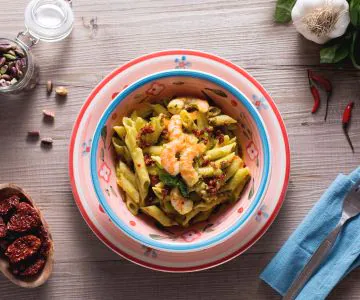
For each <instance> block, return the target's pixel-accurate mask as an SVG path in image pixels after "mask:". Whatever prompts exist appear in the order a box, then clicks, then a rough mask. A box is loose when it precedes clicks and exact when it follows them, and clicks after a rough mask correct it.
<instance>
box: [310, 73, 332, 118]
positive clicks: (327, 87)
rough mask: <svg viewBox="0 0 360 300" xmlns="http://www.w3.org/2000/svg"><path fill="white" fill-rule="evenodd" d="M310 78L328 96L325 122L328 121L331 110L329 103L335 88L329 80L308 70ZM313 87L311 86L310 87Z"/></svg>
mask: <svg viewBox="0 0 360 300" xmlns="http://www.w3.org/2000/svg"><path fill="white" fill-rule="evenodd" d="M308 78H309V82H311V83H312V82H315V83H316V84H318V85H319V86H320V87H321V88H322V89H323V90H324V91H325V92H326V94H327V97H326V110H325V117H324V120H325V121H326V119H327V116H328V110H329V101H330V98H331V95H332V91H333V87H332V84H331V82H330V80H329V79H327V78H325V77H323V76H320V75H317V74H315V73H314V72H313V71H311V70H308ZM310 86H311V85H310ZM310 88H311V87H310Z"/></svg>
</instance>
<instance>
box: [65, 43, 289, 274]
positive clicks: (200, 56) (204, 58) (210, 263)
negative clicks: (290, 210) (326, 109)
mask: <svg viewBox="0 0 360 300" xmlns="http://www.w3.org/2000/svg"><path fill="white" fill-rule="evenodd" d="M185 55H186V56H189V57H190V58H192V59H194V61H196V62H198V63H200V64H202V67H201V68H202V69H203V68H204V64H205V65H207V66H208V67H209V66H210V67H211V66H216V72H217V73H219V72H220V73H222V72H223V71H221V70H223V69H224V72H227V74H228V75H229V76H237V75H236V74H238V77H239V78H238V80H237V81H240V82H243V81H245V82H246V84H249V85H251V86H252V88H251V89H252V90H254V91H255V90H256V91H257V92H258V93H259V95H261V97H263V100H264V101H265V102H266V103H267V105H268V106H270V110H271V114H273V116H274V117H273V118H274V119H275V120H276V121H277V122H278V123H277V125H276V128H278V129H276V130H277V131H278V134H279V139H278V143H281V144H279V145H280V146H281V147H282V149H283V150H282V152H283V156H282V157H281V158H280V159H281V165H283V171H282V175H281V182H279V181H277V183H276V184H277V187H276V189H277V192H276V196H275V197H276V198H271V199H276V200H274V201H272V202H274V203H273V204H271V210H269V214H268V215H267V217H266V219H263V221H262V222H261V224H260V223H259V224H258V225H257V229H256V231H254V233H253V234H252V235H251V237H249V239H247V240H244V242H243V243H241V239H240V240H239V239H238V241H237V243H239V246H236V247H232V248H231V250H230V251H231V252H226V253H224V255H222V256H221V257H219V258H216V257H215V258H214V259H212V260H207V261H204V262H202V263H196V264H191V265H187V264H185V265H184V266H182V265H176V264H173V265H174V266H172V265H168V264H164V263H161V264H159V263H158V262H157V261H156V260H149V259H147V257H146V256H142V255H136V257H135V254H133V253H132V252H129V251H128V250H127V248H126V247H121V248H119V247H118V246H116V244H114V243H115V242H112V241H111V240H110V239H109V238H107V237H106V236H105V235H104V234H105V233H103V232H102V231H100V229H99V228H98V227H97V226H98V225H96V224H98V221H95V220H94V221H93V220H92V219H91V217H90V216H89V215H88V214H87V212H86V210H85V208H84V206H83V205H85V202H84V203H83V202H82V201H86V199H84V198H80V195H79V192H80V191H78V188H77V186H76V182H75V173H74V172H75V171H77V170H76V169H74V157H75V153H74V148H75V141H76V137H77V134H78V130H79V125H80V124H81V122H82V119H83V116H84V115H85V113H86V112H87V109H88V108H89V106H90V104H91V102H92V101H93V100H94V98H95V97H96V96H97V94H98V93H99V92H101V91H102V89H103V88H104V87H105V86H107V85H108V83H109V82H110V81H111V80H113V79H114V78H115V77H116V76H118V75H120V74H123V73H124V74H127V73H128V71H130V70H136V69H138V68H139V67H138V66H140V65H141V66H144V65H148V64H149V62H151V61H152V60H156V61H160V60H161V61H163V60H168V59H174V57H179V56H180V57H185ZM180 60H181V59H178V58H176V60H175V62H176V63H177V64H179V61H180ZM180 63H183V61H180ZM186 64H187V62H186ZM198 67H200V65H199V66H197V68H198ZM176 68H177V67H176ZM164 70H165V69H164ZM122 76H123V75H122ZM231 78H232V77H231ZM242 78H243V79H242ZM124 84H126V82H125V83H124ZM120 88H121V86H120ZM113 91H114V89H113ZM115 91H116V90H115ZM115 91H114V92H115ZM115 94H116V93H114V95H115ZM270 110H269V111H270ZM88 121H89V120H87V122H88ZM86 126H87V125H86ZM79 142H80V141H79ZM82 146H84V145H82ZM77 149H78V150H79V149H81V147H80V146H77ZM76 155H78V154H77V153H76ZM69 175H70V181H71V185H72V189H73V194H74V198H75V202H76V203H77V205H78V207H79V210H80V212H81V214H82V216H83V218H84V219H85V221H86V222H87V224H88V225H89V227H90V228H91V229H92V230H93V232H94V233H95V234H96V235H97V236H98V237H99V239H101V240H102V241H103V242H104V243H105V244H106V245H107V246H108V247H109V248H110V249H112V250H113V251H114V252H116V253H118V254H119V255H121V256H122V257H124V258H126V259H128V260H130V261H132V262H134V263H136V264H138V265H141V266H143V267H147V268H150V269H154V270H158V271H164V272H193V271H200V270H204V269H208V268H212V267H215V266H217V265H220V264H223V263H225V262H227V261H229V260H231V259H233V258H235V257H236V256H238V255H240V254H241V253H243V252H244V251H246V250H247V249H248V248H249V247H250V246H252V245H253V244H254V243H255V242H256V241H257V240H258V239H259V238H260V237H261V236H262V235H263V234H264V233H265V232H266V231H267V229H268V228H269V226H270V225H271V224H272V222H273V221H274V219H275V218H276V216H277V214H278V212H279V210H280V208H281V206H282V203H283V201H284V198H285V194H286V190H287V186H288V182H289V175H290V148H289V142H288V137H287V133H286V128H285V125H284V122H283V120H282V118H281V115H280V113H279V111H278V109H277V108H276V106H275V104H274V102H273V100H272V99H271V97H270V96H269V94H268V93H267V92H266V91H265V89H264V88H263V87H262V86H261V85H260V84H259V83H258V82H257V81H256V80H255V79H254V78H252V77H251V76H250V75H249V74H248V73H247V72H246V71H244V70H243V69H241V68H240V67H238V66H236V65H234V64H233V63H231V62H229V61H227V60H224V59H222V58H220V57H218V56H215V55H212V54H208V53H204V52H200V51H193V50H169V51H162V52H156V53H152V54H149V55H146V56H143V57H139V58H137V59H134V60H132V61H130V62H128V63H126V64H125V65H123V66H121V67H119V68H118V69H116V70H115V71H113V72H112V73H111V74H110V75H108V76H107V77H106V78H105V79H104V80H103V81H102V82H101V83H100V84H99V85H98V86H97V87H96V88H95V89H94V90H93V91H92V93H91V94H90V96H89V97H88V99H87V100H86V102H85V104H84V105H83V107H82V108H81V110H80V113H79V116H78V118H77V120H76V122H75V124H74V128H73V132H72V137H71V142H70V147H69ZM272 197H274V195H272ZM260 210H261V209H260ZM94 222H95V223H94ZM140 246H141V245H140ZM146 253H148V252H146Z"/></svg>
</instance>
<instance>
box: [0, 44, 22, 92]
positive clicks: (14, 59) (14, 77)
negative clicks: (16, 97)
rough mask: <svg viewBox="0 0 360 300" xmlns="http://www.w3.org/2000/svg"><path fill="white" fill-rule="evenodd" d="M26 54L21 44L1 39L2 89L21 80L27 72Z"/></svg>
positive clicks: (0, 81) (0, 65)
mask: <svg viewBox="0 0 360 300" xmlns="http://www.w3.org/2000/svg"><path fill="white" fill-rule="evenodd" d="M26 68H27V59H26V54H25V52H24V50H23V49H21V48H20V47H19V45H17V44H15V43H12V42H10V41H7V40H1V41H0V89H1V88H6V87H9V86H12V85H15V84H16V83H18V82H20V81H21V80H22V79H23V77H24V74H25V73H26Z"/></svg>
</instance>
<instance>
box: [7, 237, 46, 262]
mask: <svg viewBox="0 0 360 300" xmlns="http://www.w3.org/2000/svg"><path fill="white" fill-rule="evenodd" d="M40 246H41V240H40V239H39V238H38V237H36V236H35V235H26V236H23V237H21V238H18V239H17V240H15V242H13V243H12V244H10V246H9V247H8V248H7V249H6V251H5V255H6V256H7V257H8V258H9V260H10V262H11V263H13V264H15V263H18V262H20V261H22V260H25V259H28V258H29V257H31V256H33V255H34V254H35V253H36V252H37V251H38V250H39V248H40Z"/></svg>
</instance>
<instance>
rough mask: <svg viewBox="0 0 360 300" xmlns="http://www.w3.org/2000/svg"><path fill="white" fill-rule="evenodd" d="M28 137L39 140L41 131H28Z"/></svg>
mask: <svg viewBox="0 0 360 300" xmlns="http://www.w3.org/2000/svg"><path fill="white" fill-rule="evenodd" d="M28 136H30V137H33V138H35V137H36V138H38V137H39V136H40V131H39V130H30V131H28Z"/></svg>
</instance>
